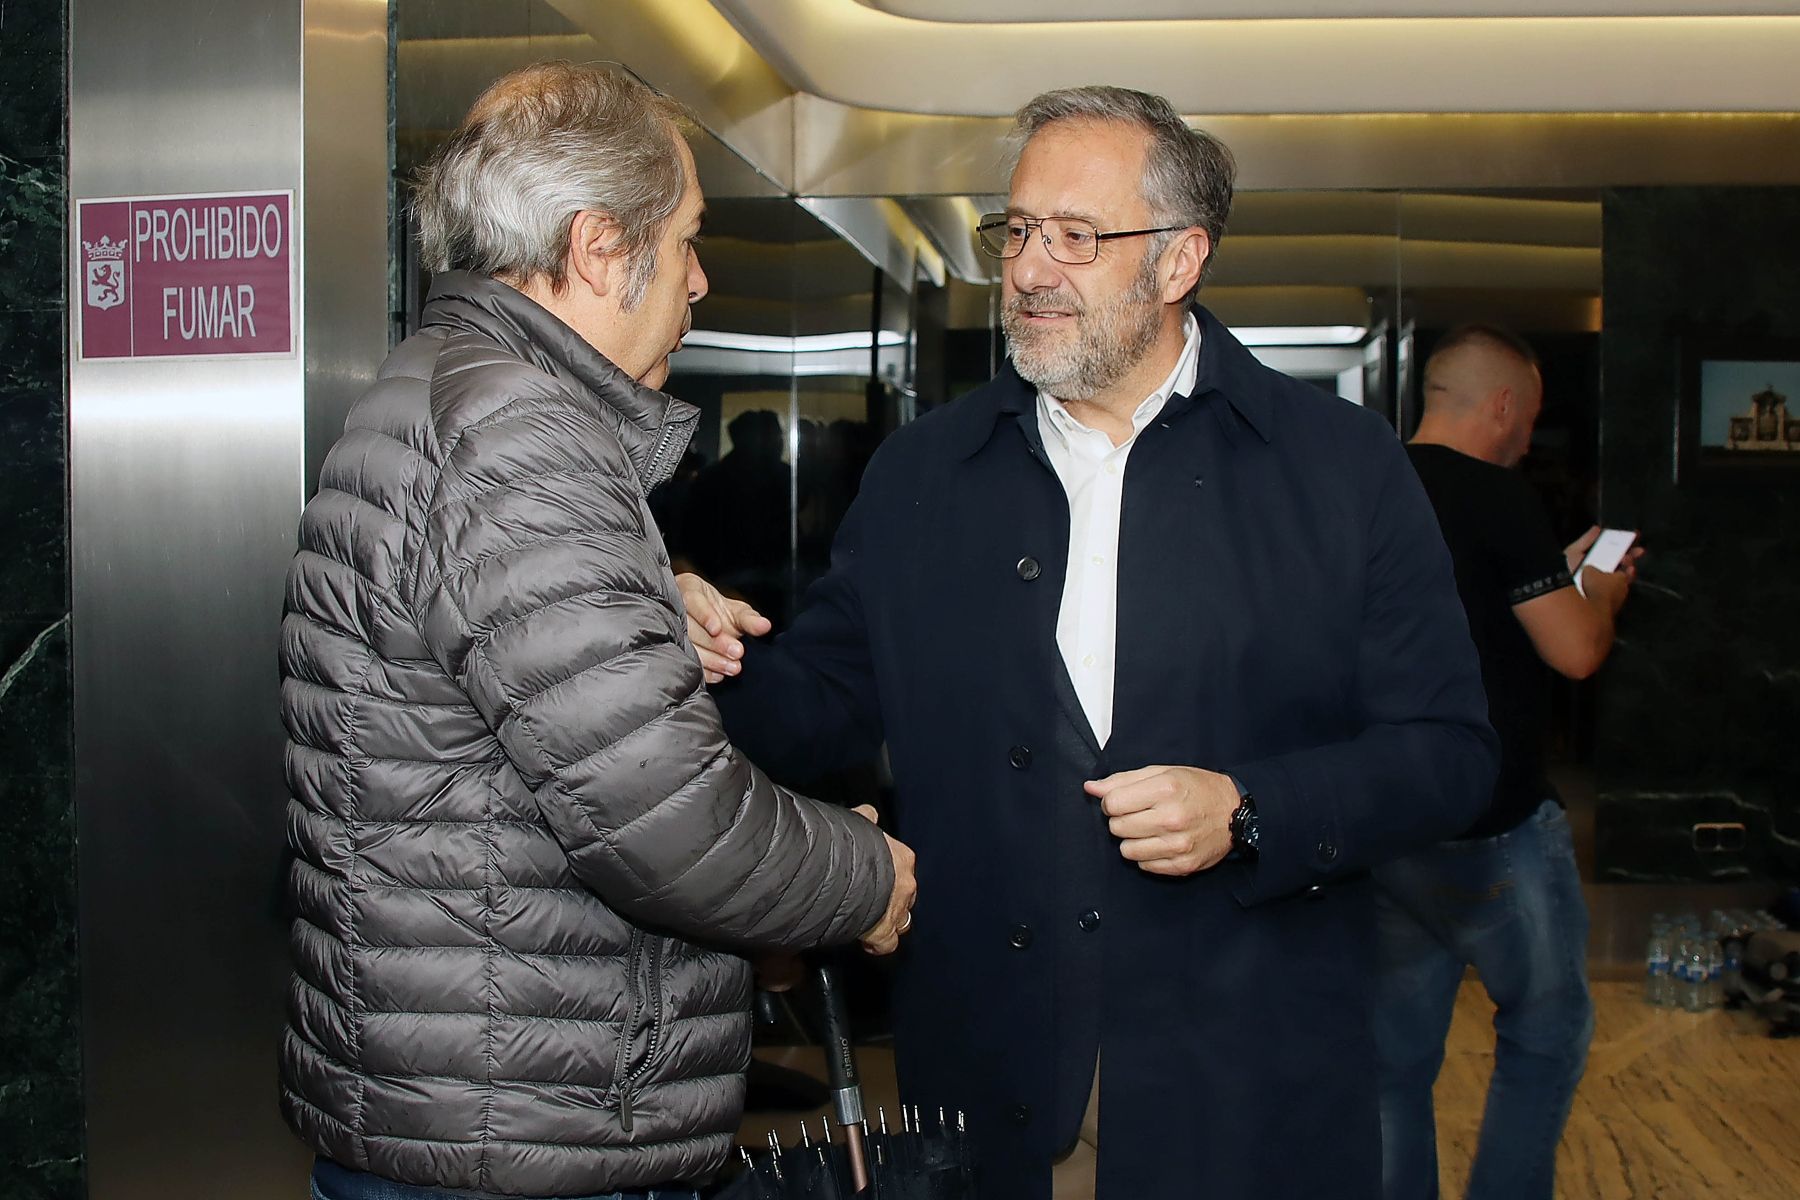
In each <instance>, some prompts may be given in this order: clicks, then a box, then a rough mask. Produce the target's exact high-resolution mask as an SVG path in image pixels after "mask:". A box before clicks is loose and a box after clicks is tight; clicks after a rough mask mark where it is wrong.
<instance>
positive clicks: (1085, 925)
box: [1075, 908, 1100, 933]
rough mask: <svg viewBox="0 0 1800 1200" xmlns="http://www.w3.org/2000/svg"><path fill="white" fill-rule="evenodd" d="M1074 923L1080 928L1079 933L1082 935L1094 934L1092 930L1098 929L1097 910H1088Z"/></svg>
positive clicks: (1098, 916)
mask: <svg viewBox="0 0 1800 1200" xmlns="http://www.w3.org/2000/svg"><path fill="white" fill-rule="evenodd" d="M1075 923H1076V924H1077V925H1079V926H1081V931H1082V932H1083V933H1092V932H1094V930H1096V929H1098V928H1100V913H1099V910H1097V909H1092V908H1090V909H1088V910H1087V911H1086V912H1084V913H1082V914H1081V916H1080V917H1078V918H1076V921H1075Z"/></svg>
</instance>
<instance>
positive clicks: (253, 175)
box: [69, 0, 387, 1200]
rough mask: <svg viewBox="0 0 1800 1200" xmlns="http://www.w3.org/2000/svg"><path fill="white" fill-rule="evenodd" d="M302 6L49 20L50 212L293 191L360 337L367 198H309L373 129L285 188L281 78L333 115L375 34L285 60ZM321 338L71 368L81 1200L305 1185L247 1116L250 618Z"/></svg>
mask: <svg viewBox="0 0 1800 1200" xmlns="http://www.w3.org/2000/svg"><path fill="white" fill-rule="evenodd" d="M320 9H321V11H326V6H322V5H321V6H320ZM312 11H313V10H312V8H311V7H308V6H303V4H302V2H301V0H258V2H257V3H252V4H243V5H232V6H220V5H218V4H215V3H209V2H205V0H168V2H167V3H159V4H155V5H145V4H135V3H129V2H126V0H72V4H71V26H72V36H71V53H70V63H71V80H70V83H71V96H70V137H69V141H70V191H71V197H72V199H90V198H99V197H105V196H116V195H145V194H171V193H191V192H209V191H242V190H270V191H273V190H287V189H292V190H293V191H294V192H295V194H296V212H295V234H294V243H293V246H294V254H295V262H296V264H297V265H298V269H299V271H300V272H301V279H300V285H299V299H298V301H297V307H296V313H297V314H300V313H306V314H308V315H310V316H314V317H317V316H318V315H319V313H318V310H317V307H316V306H317V305H318V304H323V303H329V304H341V305H343V314H342V318H341V320H342V323H345V324H347V323H349V321H350V320H351V317H352V315H353V313H360V312H362V311H365V309H366V310H367V311H372V312H374V313H375V314H376V316H375V318H374V320H373V322H372V327H373V328H372V332H373V333H374V335H375V336H376V337H377V338H381V339H383V340H385V334H384V330H385V317H384V315H383V314H384V310H385V263H386V258H387V255H386V250H385V245H384V243H383V241H382V238H381V233H380V230H381V228H382V226H383V225H384V223H385V208H386V189H385V186H383V185H379V180H378V186H377V187H376V189H375V191H374V194H373V195H372V196H371V197H367V198H363V197H360V196H359V195H358V194H357V192H358V186H359V185H353V186H348V187H347V189H339V190H335V191H334V190H333V189H332V188H331V187H328V186H325V185H324V183H323V181H322V179H321V176H322V175H328V174H329V173H330V172H331V171H332V170H334V169H336V166H335V165H334V164H337V163H338V162H339V160H340V159H342V160H343V162H345V163H349V162H350V161H352V160H357V156H358V155H359V154H361V153H363V152H364V150H365V149H366V146H367V144H368V143H366V142H365V141H364V140H363V139H364V138H365V137H373V139H374V141H373V146H374V153H375V155H376V156H377V158H378V160H379V161H383V162H384V161H385V115H386V107H387V106H386V103H385V100H379V99H378V101H377V102H376V103H374V104H373V105H370V106H369V107H368V109H367V111H366V112H360V111H350V110H348V109H340V110H337V111H328V112H327V113H326V115H325V117H324V119H325V120H327V121H330V122H334V124H332V125H330V126H321V127H319V128H318V129H316V130H315V132H317V133H326V132H329V133H330V136H331V139H332V141H331V142H330V143H321V145H329V146H330V148H329V149H328V150H322V151H321V152H320V153H319V154H318V155H317V156H316V158H315V169H314V172H313V178H312V179H311V180H310V181H309V180H308V178H307V172H306V170H305V165H306V161H307V154H306V151H305V137H306V117H307V113H306V111H305V99H306V97H305V95H304V93H303V86H302V73H303V69H304V70H305V71H309V72H324V73H327V74H328V75H329V76H330V77H331V78H330V82H329V86H330V87H339V88H343V89H345V91H346V92H347V93H348V94H349V97H350V99H351V101H352V104H351V107H352V108H359V107H361V104H362V101H361V100H360V99H357V98H358V97H366V96H367V95H369V94H371V93H370V91H369V88H368V83H367V80H366V79H363V78H360V77H358V75H357V72H359V71H364V70H366V69H367V66H368V60H369V59H370V56H369V55H368V54H367V53H366V50H367V36H368V31H367V30H363V29H359V28H357V27H356V24H355V22H356V21H357V20H358V19H360V18H367V19H370V20H372V21H373V22H374V23H375V24H374V28H375V29H377V30H378V31H380V32H379V33H378V36H382V37H385V26H386V18H385V8H384V7H383V6H382V5H380V4H378V3H362V4H350V3H340V4H337V5H334V6H330V8H329V11H330V12H331V13H332V14H334V15H333V17H332V22H331V24H329V25H327V26H325V27H324V28H323V30H322V31H321V36H320V37H318V38H316V39H313V40H312V41H311V42H310V43H309V44H308V45H307V47H306V49H307V51H308V56H306V57H303V28H304V26H303V22H304V21H305V20H306V19H307V18H308V17H309V16H310V15H311V13H312ZM347 51H354V52H347ZM372 61H373V62H374V65H375V70H376V71H377V80H376V91H375V92H374V93H373V94H374V95H376V96H377V97H379V96H380V90H379V89H380V87H381V86H382V84H381V80H384V79H385V68H384V66H383V59H382V56H381V55H375V56H374V57H373V59H372ZM303 64H304V66H303ZM318 98H319V97H318V96H317V95H314V97H313V99H314V100H315V101H316V100H318ZM358 161H359V160H358ZM358 169H360V168H358ZM358 177H359V178H360V177H361V176H358ZM309 182H311V183H312V184H313V185H314V188H313V190H314V192H315V193H328V194H330V195H331V197H332V198H331V199H330V200H329V201H327V203H330V204H331V205H333V206H334V211H332V212H330V213H328V214H324V215H325V216H326V217H327V218H328V219H325V220H319V221H315V220H310V219H309V217H308V214H309V212H311V211H312V204H313V203H315V202H317V197H316V196H315V197H314V198H313V199H311V200H309V198H308V187H307V185H308V183H309ZM370 204H373V206H374V207H373V208H370V207H369V206H370ZM371 223H372V225H373V227H374V229H375V236H374V238H373V240H372V241H371V240H370V239H369V236H368V233H369V227H370V224H371ZM339 238H345V239H347V244H346V245H345V246H343V247H342V248H338V247H337V239H339ZM370 246H372V247H373V249H372V250H370V249H368V247H370ZM74 251H75V247H74V246H73V245H71V256H72V257H73V254H74ZM360 254H366V255H367V258H366V261H362V262H356V261H355V259H356V256H357V255H360ZM325 264H329V269H330V270H332V271H337V272H350V271H354V272H355V273H357V276H358V277H359V278H361V279H363V280H365V281H366V282H365V284H364V285H363V286H366V287H367V288H369V289H370V290H371V291H370V294H371V295H372V296H373V297H374V300H373V305H372V307H369V306H368V304H367V301H368V296H360V298H359V293H358V292H357V290H356V287H355V286H353V285H352V284H351V283H350V282H349V279H348V276H346V278H344V279H340V280H337V281H336V282H334V283H332V284H331V285H330V286H324V285H321V284H319V283H318V282H317V280H316V278H315V277H316V274H317V272H318V271H319V270H321V269H322V268H323V267H324V265H325ZM319 293H322V294H319ZM72 299H73V300H74V301H75V302H74V303H72V304H71V307H70V312H71V315H72V316H73V315H74V314H75V313H76V312H77V311H78V306H79V297H74V298H72ZM330 324H331V322H328V325H330ZM73 332H74V331H73V330H72V331H71V336H72V337H73ZM319 337H320V339H321V341H320V344H316V345H315V344H314V331H313V330H311V329H307V328H305V325H304V324H303V326H302V328H301V330H300V337H299V343H298V344H299V347H300V349H299V351H298V353H296V354H295V355H293V356H289V357H284V358H268V359H254V360H246V359H188V360H183V361H178V362H176V361H162V362H156V361H136V362H132V361H122V362H80V361H75V362H72V363H71V371H70V426H71V428H70V489H71V500H70V511H71V540H72V545H71V558H70V570H71V587H72V593H73V614H74V615H73V636H74V675H75V746H76V780H75V787H76V810H77V816H76V819H77V827H78V836H79V872H80V940H81V955H82V984H83V986H82V1001H83V1029H82V1037H83V1059H84V1070H85V1075H86V1081H85V1082H86V1102H87V1126H88V1163H87V1175H88V1185H89V1193H88V1194H89V1195H90V1196H91V1197H94V1198H95V1200H127V1198H129V1200H165V1198H166V1200H176V1198H177V1197H180V1198H182V1200H187V1198H190V1197H194V1196H233V1197H247V1198H252V1200H254V1198H258V1197H264V1196H268V1197H275V1196H291V1195H295V1194H300V1193H301V1192H302V1191H303V1190H304V1186H305V1184H304V1178H305V1176H304V1171H305V1164H306V1156H305V1153H304V1151H303V1150H302V1148H301V1147H300V1145H299V1144H298V1143H297V1142H296V1141H295V1140H294V1139H293V1138H292V1137H291V1136H290V1135H289V1134H288V1133H287V1132H286V1130H285V1129H284V1128H283V1127H282V1124H281V1121H280V1118H279V1115H278V1113H277V1111H276V1106H275V1079H274V1070H275V1051H276V1045H277V1037H278V1033H279V1029H280V1023H281V990H282V982H283V979H284V978H285V975H286V971H287V967H286V961H285V947H284V936H283V933H284V923H283V921H282V920H281V916H280V911H279V897H280V867H281V860H282V841H283V815H282V809H283V800H284V787H283V783H282V777H281V745H282V739H281V729H280V723H279V714H278V707H277V688H276V679H277V677H276V648H277V634H278V629H277V624H278V620H279V613H280V607H281V590H282V576H283V572H284V570H285V567H286V564H287V560H288V558H289V556H290V555H291V553H292V547H293V541H294V530H295V525H296V520H297V517H298V514H299V510H300V506H301V501H302V496H303V493H304V489H305V486H306V481H305V470H306V467H305V463H306V446H305V436H306V432H305V431H306V426H307V417H306V411H305V409H306V393H307V383H306V379H305V365H306V364H307V363H308V362H309V361H312V360H313V359H314V358H315V357H317V358H319V360H320V361H321V362H322V363H325V360H326V359H329V360H330V361H329V363H328V364H327V365H325V366H324V368H323V370H324V373H325V375H326V379H325V382H324V384H323V386H322V388H321V395H331V396H335V395H337V394H339V393H341V391H342V390H343V389H344V388H346V387H348V386H349V382H350V380H351V379H352V378H353V377H355V376H356V375H358V374H359V373H362V372H366V370H367V369H368V368H369V367H372V365H373V363H372V362H364V361H361V358H360V356H361V355H362V354H363V353H364V351H363V350H362V349H360V348H359V344H358V343H357V341H356V339H355V338H353V337H350V336H348V335H345V334H343V333H342V331H341V330H339V329H337V328H335V327H328V328H325V329H324V330H323V331H321V332H320V334H319ZM326 403H327V406H328V407H330V406H335V405H337V403H338V402H337V401H336V400H335V399H333V400H330V401H327V402H326ZM321 419H322V420H323V419H324V418H321Z"/></svg>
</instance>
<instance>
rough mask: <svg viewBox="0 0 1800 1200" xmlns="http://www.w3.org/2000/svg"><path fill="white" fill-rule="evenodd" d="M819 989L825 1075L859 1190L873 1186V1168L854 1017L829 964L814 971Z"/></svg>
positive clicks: (853, 1179)
mask: <svg viewBox="0 0 1800 1200" xmlns="http://www.w3.org/2000/svg"><path fill="white" fill-rule="evenodd" d="M813 982H814V984H816V985H817V987H818V989H819V1009H820V1013H821V1016H822V1017H823V1022H824V1030H825V1039H824V1041H825V1072H826V1075H827V1076H828V1077H829V1079H830V1081H831V1098H832V1105H833V1107H834V1108H835V1109H836V1111H837V1123H838V1126H839V1127H840V1128H842V1129H843V1131H844V1142H845V1145H846V1148H847V1149H848V1151H849V1154H850V1182H851V1183H852V1185H854V1186H855V1188H856V1190H857V1191H859V1192H860V1191H862V1190H863V1189H864V1188H866V1187H868V1186H869V1165H868V1161H867V1159H866V1158H865V1156H864V1153H863V1142H862V1130H863V1098H862V1085H861V1082H860V1081H859V1080H858V1078H857V1074H856V1050H855V1048H854V1047H853V1046H852V1045H851V1042H850V1016H849V1010H848V1009H847V1007H846V1006H845V1004H844V985H843V983H842V982H841V981H840V980H839V979H838V975H837V972H836V971H834V970H832V968H831V967H830V966H829V965H828V964H826V963H820V964H819V965H818V966H816V967H814V968H813Z"/></svg>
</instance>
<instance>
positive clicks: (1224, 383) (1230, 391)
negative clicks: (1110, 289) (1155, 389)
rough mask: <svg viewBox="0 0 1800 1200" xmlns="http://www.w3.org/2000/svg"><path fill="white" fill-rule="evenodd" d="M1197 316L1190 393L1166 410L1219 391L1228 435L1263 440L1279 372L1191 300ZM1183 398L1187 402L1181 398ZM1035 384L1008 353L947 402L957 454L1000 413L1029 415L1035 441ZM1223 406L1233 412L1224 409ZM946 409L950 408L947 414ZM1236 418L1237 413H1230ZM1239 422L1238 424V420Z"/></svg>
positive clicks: (1269, 433)
mask: <svg viewBox="0 0 1800 1200" xmlns="http://www.w3.org/2000/svg"><path fill="white" fill-rule="evenodd" d="M1193 315H1194V317H1195V318H1196V319H1197V320H1198V322H1199V328H1200V338H1199V356H1198V364H1197V370H1196V373H1195V377H1194V383H1193V390H1192V393H1191V394H1190V395H1189V396H1187V397H1183V396H1182V394H1181V392H1180V390H1179V389H1177V391H1176V392H1175V395H1174V396H1173V397H1172V398H1171V399H1172V403H1171V404H1170V405H1169V406H1168V410H1169V411H1170V412H1171V413H1172V412H1174V411H1176V410H1179V409H1184V408H1186V407H1189V406H1190V405H1191V404H1192V403H1193V402H1197V401H1198V400H1200V399H1201V398H1202V397H1206V396H1211V395H1213V394H1214V393H1216V394H1217V397H1218V399H1219V400H1221V401H1223V403H1222V404H1219V405H1216V406H1215V407H1216V408H1217V409H1218V416H1219V422H1220V425H1221V427H1222V428H1224V429H1225V430H1226V432H1227V434H1228V435H1230V434H1231V433H1232V432H1233V429H1234V427H1235V428H1237V429H1243V428H1245V427H1248V430H1249V431H1250V432H1251V433H1253V434H1254V435H1255V436H1256V437H1258V438H1260V439H1262V440H1263V441H1264V442H1267V441H1270V440H1272V438H1273V435H1274V432H1275V419H1274V418H1275V395H1274V392H1275V381H1276V379H1278V378H1279V377H1278V376H1275V373H1274V372H1273V371H1271V370H1270V369H1269V368H1268V367H1265V366H1264V365H1263V364H1262V363H1260V362H1258V361H1257V359H1256V356H1255V355H1253V354H1251V353H1250V351H1249V350H1248V349H1246V348H1245V347H1244V345H1243V343H1241V342H1239V341H1238V340H1237V338H1235V337H1233V336H1232V335H1231V331H1230V330H1229V329H1227V328H1225V326H1224V325H1223V324H1222V323H1221V322H1220V321H1219V319H1218V318H1217V317H1215V316H1213V315H1212V313H1210V312H1208V311H1207V310H1206V309H1205V308H1204V307H1201V306H1195V308H1194V310H1193ZM1184 401H1185V403H1184ZM1036 408H1037V389H1035V388H1034V387H1032V385H1031V384H1029V383H1026V382H1025V380H1024V379H1022V378H1020V376H1019V372H1018V370H1017V369H1016V368H1014V366H1013V364H1012V359H1011V358H1010V357H1008V358H1007V359H1006V360H1005V361H1004V362H1003V363H1002V364H1001V366H1000V373H999V374H998V375H996V376H995V377H994V378H993V380H992V381H991V382H989V383H987V384H984V385H983V386H982V387H980V388H978V389H976V390H975V391H974V392H972V393H970V394H969V395H968V396H965V397H963V398H962V399H961V400H958V401H956V402H955V403H953V404H951V405H950V413H951V414H954V416H952V417H951V423H952V429H953V430H954V433H953V435H952V436H953V437H954V439H955V443H956V446H957V451H956V452H957V455H958V457H961V458H968V457H970V456H971V455H973V454H975V453H976V452H977V451H979V450H980V449H981V448H982V447H983V446H985V445H986V444H987V443H988V441H989V439H991V438H992V437H993V435H994V430H996V429H997V428H999V422H1000V419H1001V418H1002V417H1005V416H1014V417H1029V418H1030V419H1025V420H1022V421H1021V424H1022V425H1024V426H1026V427H1027V432H1026V437H1027V438H1028V439H1029V440H1031V441H1032V442H1034V443H1035V442H1036V440H1037V439H1036V426H1037V421H1036V419H1035V417H1036ZM1227 410H1229V413H1230V414H1232V415H1227ZM946 415H950V414H946ZM1234 418H1235V419H1234ZM1238 422H1241V424H1238Z"/></svg>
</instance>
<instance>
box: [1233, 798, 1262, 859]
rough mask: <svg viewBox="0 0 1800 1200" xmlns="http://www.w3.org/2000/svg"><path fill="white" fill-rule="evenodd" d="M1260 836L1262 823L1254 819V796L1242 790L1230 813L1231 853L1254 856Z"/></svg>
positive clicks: (1239, 855) (1234, 855)
mask: <svg viewBox="0 0 1800 1200" xmlns="http://www.w3.org/2000/svg"><path fill="white" fill-rule="evenodd" d="M1261 838H1262V825H1261V823H1260V822H1259V821H1257V819H1256V797H1255V796H1252V795H1251V794H1250V793H1249V792H1242V793H1240V794H1239V797H1238V806H1237V808H1236V809H1235V810H1234V811H1233V812H1232V814H1231V853H1232V856H1233V857H1235V858H1240V859H1245V858H1252V859H1253V858H1255V857H1256V851H1257V844H1258V842H1259V841H1260V840H1261Z"/></svg>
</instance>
